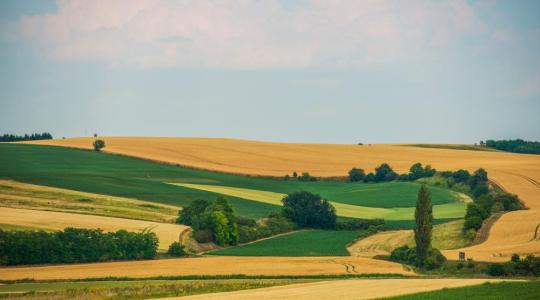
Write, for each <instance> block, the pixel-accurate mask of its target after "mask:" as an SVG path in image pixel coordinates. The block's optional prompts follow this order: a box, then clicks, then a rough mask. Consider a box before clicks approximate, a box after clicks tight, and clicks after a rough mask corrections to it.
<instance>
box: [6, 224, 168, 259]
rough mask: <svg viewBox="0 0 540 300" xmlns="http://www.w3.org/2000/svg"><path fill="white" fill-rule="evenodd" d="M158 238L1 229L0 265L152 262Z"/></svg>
mask: <svg viewBox="0 0 540 300" xmlns="http://www.w3.org/2000/svg"><path fill="white" fill-rule="evenodd" d="M157 247H158V238H157V236H156V234H155V233H153V232H148V231H145V232H127V231H125V230H119V231H117V232H107V233H105V232H102V231H101V230H99V229H77V228H66V229H64V230H63V231H57V232H45V231H3V230H0V264H2V265H20V264H43V263H78V262H96V261H109V260H133V259H151V258H154V257H155V256H156V253H157Z"/></svg>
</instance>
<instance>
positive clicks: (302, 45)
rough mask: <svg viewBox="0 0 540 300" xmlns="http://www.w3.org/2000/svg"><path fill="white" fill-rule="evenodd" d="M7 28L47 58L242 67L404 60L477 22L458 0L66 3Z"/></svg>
mask: <svg viewBox="0 0 540 300" xmlns="http://www.w3.org/2000/svg"><path fill="white" fill-rule="evenodd" d="M17 28H18V29H17V31H18V34H19V35H20V36H21V37H22V38H24V39H25V40H28V41H31V42H32V43H34V44H35V45H36V46H39V47H40V49H43V50H44V51H45V53H46V55H48V56H49V57H51V58H53V59H57V60H97V61H104V62H106V63H109V64H111V65H120V66H139V67H205V68H234V69H238V68H239V69H246V68H247V69H250V68H295V67H306V66H331V67H340V66H354V65H365V64H378V63H392V62H396V61H402V60H407V59H414V58H417V57H424V56H425V55H428V54H429V53H430V52H437V51H438V50H440V49H444V48H445V47H447V46H448V45H451V44H452V43H453V42H455V41H456V40H459V39H461V38H463V37H464V36H468V35H471V34H475V33H478V32H479V31H481V30H482V24H481V22H480V21H479V20H478V18H477V17H476V15H475V12H474V10H473V9H472V8H471V7H470V6H469V5H468V4H467V2H466V1H451V2H439V1H436V2H434V1H414V0H411V1H391V0H388V1H385V0H381V1H355V0H351V1H322V0H306V1H303V2H302V3H301V4H299V5H296V6H295V7H294V8H293V9H291V8H290V7H286V6H284V5H282V2H281V1H277V0H266V1H160V0H139V1H136V0H126V1H124V0H111V1H85V0H74V1H59V2H58V10H57V11H56V12H55V13H52V14H47V15H37V16H28V17H23V18H22V19H21V20H20V21H19V23H18V27H17Z"/></svg>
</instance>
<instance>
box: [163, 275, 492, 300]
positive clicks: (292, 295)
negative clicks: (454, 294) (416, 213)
mask: <svg viewBox="0 0 540 300" xmlns="http://www.w3.org/2000/svg"><path fill="white" fill-rule="evenodd" d="M500 281H501V280H497V279H348V280H335V281H319V282H312V283H299V284H290V285H284V286H275V287H268V288H260V289H252V290H242V291H235V292H224V293H214V294H203V295H196V296H188V297H181V298H165V299H171V300H172V299H189V300H195V299H220V300H233V299H234V300H241V299H263V300H270V299H295V300H313V299H318V300H326V299H328V300H335V299H373V298H382V297H391V296H397V295H405V294H413V293H419V292H426V291H433V290H438V289H442V288H455V287H462V286H469V285H477V284H482V283H485V282H500Z"/></svg>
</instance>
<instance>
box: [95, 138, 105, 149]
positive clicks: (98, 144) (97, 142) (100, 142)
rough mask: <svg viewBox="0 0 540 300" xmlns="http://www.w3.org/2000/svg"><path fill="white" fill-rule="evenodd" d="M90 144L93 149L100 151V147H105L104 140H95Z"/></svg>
mask: <svg viewBox="0 0 540 300" xmlns="http://www.w3.org/2000/svg"><path fill="white" fill-rule="evenodd" d="M92 145H93V146H94V150H95V151H101V149H102V148H105V141H104V140H95V141H94V143H93V144H92Z"/></svg>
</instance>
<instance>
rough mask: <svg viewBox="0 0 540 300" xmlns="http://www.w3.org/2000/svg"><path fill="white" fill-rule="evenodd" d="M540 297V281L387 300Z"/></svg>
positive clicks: (459, 289)
mask: <svg viewBox="0 0 540 300" xmlns="http://www.w3.org/2000/svg"><path fill="white" fill-rule="evenodd" d="M538 295H540V281H525V282H496V283H491V282H486V283H483V284H480V285H473V286H468V287H459V288H447V287H445V288H444V289H442V290H436V291H431V292H423V293H416V294H411V295H405V296H397V297H391V298H385V299H387V300H420V299H422V300H430V299H433V300H446V299H475V300H476V299H478V300H484V299H486V300H487V299H490V300H491V299H520V300H536V299H538Z"/></svg>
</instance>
